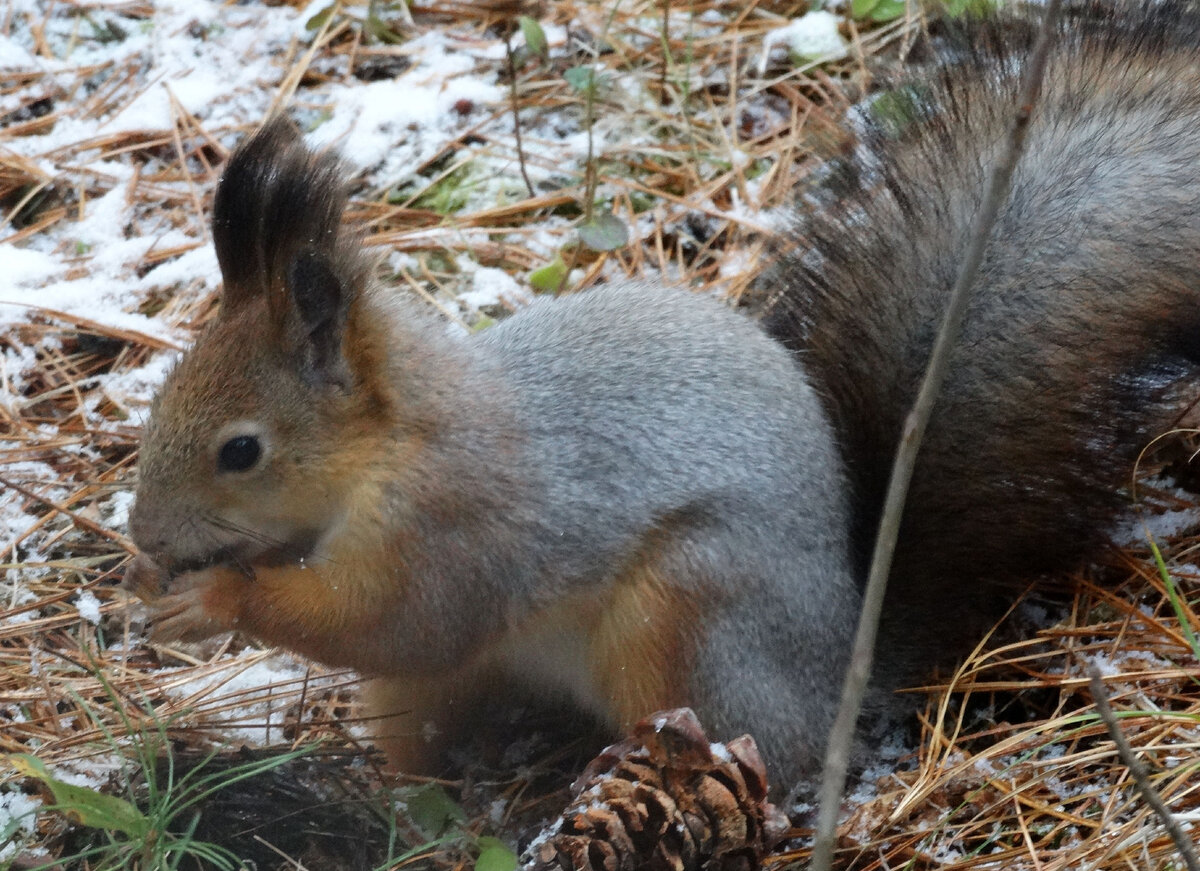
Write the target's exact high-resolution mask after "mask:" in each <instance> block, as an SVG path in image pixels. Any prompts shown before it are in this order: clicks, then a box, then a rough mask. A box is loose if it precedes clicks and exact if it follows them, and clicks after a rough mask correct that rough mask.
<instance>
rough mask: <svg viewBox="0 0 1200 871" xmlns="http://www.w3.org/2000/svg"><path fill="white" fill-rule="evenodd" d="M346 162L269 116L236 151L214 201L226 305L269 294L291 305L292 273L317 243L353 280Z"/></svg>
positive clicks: (346, 279)
mask: <svg viewBox="0 0 1200 871" xmlns="http://www.w3.org/2000/svg"><path fill="white" fill-rule="evenodd" d="M344 175H345V174H344V171H343V167H342V165H341V162H340V161H339V160H338V159H337V158H336V157H335V156H333V155H331V154H322V153H316V152H313V151H311V150H310V149H309V148H308V147H306V146H305V145H304V143H303V141H302V140H301V139H300V137H299V136H298V134H297V131H296V129H295V127H293V126H292V124H291V122H290V121H288V120H287V119H286V118H284V117H281V116H276V117H275V118H273V119H271V120H269V121H268V122H267V123H266V124H265V125H264V126H263V127H262V129H260V130H259V131H258V132H257V133H255V134H254V135H253V136H252V137H250V138H249V139H248V140H246V141H245V142H243V143H242V144H241V145H240V146H238V148H237V149H236V150H235V151H234V153H233V155H232V156H231V157H230V159H229V162H228V164H227V165H226V167H225V171H224V173H223V174H222V177H221V183H220V185H219V186H218V187H217V193H216V198H215V202H214V204H213V243H214V245H215V246H216V249H217V261H218V262H219V263H220V265H221V275H222V277H223V279H224V282H225V290H224V293H223V296H222V310H223V311H232V310H234V309H236V308H237V307H238V306H239V305H240V304H241V303H242V302H244V301H246V300H248V299H252V298H257V297H260V296H262V295H264V294H265V295H267V298H268V301H269V302H270V304H271V308H272V311H273V312H274V313H275V314H276V315H277V316H282V313H283V312H285V311H286V310H287V307H288V305H289V303H288V295H289V294H288V280H289V277H290V276H289V272H290V270H291V269H292V266H293V264H294V263H295V262H296V261H297V259H298V256H299V254H300V252H301V251H304V250H307V249H311V250H312V251H315V252H319V253H321V254H323V255H325V257H326V262H327V263H332V264H337V266H338V268H339V270H343V271H346V270H348V272H347V274H345V275H341V283H342V284H343V285H344V286H347V287H349V286H350V285H352V284H354V283H356V282H357V281H358V280H359V279H360V278H361V276H360V275H359V274H357V273H358V270H357V263H356V255H355V252H354V250H353V249H354V247H355V246H354V241H353V240H350V243H349V244H347V242H346V241H344V240H343V239H342V238H341V234H340V233H339V228H340V225H341V218H342V210H343V208H344V206H345V203H346V186H345V182H344Z"/></svg>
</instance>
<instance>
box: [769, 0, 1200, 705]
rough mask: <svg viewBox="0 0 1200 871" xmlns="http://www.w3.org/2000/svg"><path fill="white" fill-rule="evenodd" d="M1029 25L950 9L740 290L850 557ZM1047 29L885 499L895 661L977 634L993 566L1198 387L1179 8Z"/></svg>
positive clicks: (866, 540)
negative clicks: (964, 292) (765, 263)
mask: <svg viewBox="0 0 1200 871" xmlns="http://www.w3.org/2000/svg"><path fill="white" fill-rule="evenodd" d="M1035 20H1036V19H1034V21H1035ZM1035 29H1036V28H1035V24H1034V23H1033V22H1032V21H1031V20H1029V19H1026V18H1024V17H1015V18H1007V19H1004V20H999V21H991V22H982V23H976V24H973V25H970V26H968V27H967V28H966V29H965V31H964V32H960V33H959V34H958V36H957V37H955V36H947V37H945V38H944V41H942V42H940V43H936V44H935V48H934V52H935V54H936V55H937V56H938V57H939V62H938V64H937V65H936V67H935V68H932V69H930V70H927V71H925V72H924V73H918V74H917V75H915V76H914V77H913V79H912V80H910V81H908V82H904V83H900V84H894V85H892V86H891V87H888V88H886V89H885V90H883V91H881V92H880V93H878V94H877V95H876V96H875V97H874V99H873V101H871V102H870V103H869V104H868V105H867V107H866V108H864V109H863V110H862V117H861V119H860V121H861V123H860V126H859V128H858V136H859V141H858V142H857V144H856V147H855V148H854V149H852V150H848V156H847V157H845V158H844V159H842V160H840V161H837V162H835V163H833V164H831V166H830V167H829V169H828V171H827V173H826V175H825V177H824V178H823V179H822V180H821V182H820V183H819V185H818V186H817V187H815V188H814V189H813V190H812V191H811V192H810V193H809V196H808V197H807V199H806V201H805V202H804V203H803V204H802V206H801V207H800V209H799V215H798V217H797V219H796V226H795V241H796V246H795V248H794V250H793V251H791V252H790V253H789V254H788V255H786V256H785V257H784V258H783V260H782V263H781V265H780V267H779V268H778V269H777V270H776V271H775V272H774V273H773V275H772V276H771V278H770V279H769V280H768V281H767V282H766V283H765V284H764V286H763V288H762V290H761V293H762V294H763V295H764V296H765V297H767V305H768V310H767V315H766V322H767V324H768V328H769V329H770V330H771V331H772V332H773V333H774V334H775V335H776V336H778V337H779V338H781V339H782V340H783V341H784V342H786V343H787V344H788V345H789V346H791V347H793V348H795V349H797V351H798V352H799V354H800V357H801V359H802V361H803V364H804V366H805V368H806V369H807V371H808V373H809V374H810V376H811V377H812V378H813V379H814V381H815V383H816V384H817V385H818V388H819V390H820V392H821V394H822V395H823V398H824V400H825V401H826V403H827V405H828V407H829V411H830V414H831V417H832V418H833V419H834V420H835V422H836V425H837V427H838V429H839V436H840V439H841V441H842V444H843V446H844V449H845V451H846V454H847V460H848V467H849V469H850V472H851V474H852V475H853V477H854V480H855V486H856V498H857V502H858V508H859V511H858V512H857V516H858V517H859V519H860V525H859V528H858V530H857V541H856V545H857V549H858V552H859V554H860V555H861V558H862V560H863V563H864V568H865V561H866V558H867V556H868V555H869V552H870V547H871V544H872V540H873V536H874V530H875V525H876V522H877V519H878V511H879V505H880V502H881V499H882V495H883V491H884V489H885V487H886V482H887V476H888V471H889V469H890V465H891V461H892V458H893V455H894V452H895V445H896V441H897V438H898V436H899V433H900V430H901V425H902V422H903V418H904V415H905V414H906V413H907V411H908V409H909V407H910V405H911V403H912V400H913V398H914V396H915V392H916V388H917V385H918V383H919V380H920V378H921V375H922V372H923V369H924V366H925V362H926V359H927V356H928V353H929V349H930V346H931V344H932V340H933V336H934V334H935V331H936V329H937V325H938V323H939V321H940V318H941V314H942V311H943V309H944V306H945V302H946V298H947V295H948V293H949V290H950V288H951V286H952V284H953V282H954V279H955V276H956V272H957V269H958V266H959V263H960V260H961V254H962V251H963V249H964V247H965V246H966V244H967V233H968V230H969V227H970V225H971V223H972V218H973V216H974V213H975V211H976V209H977V207H978V204H979V201H980V199H981V196H982V190H983V187H984V183H985V175H986V172H987V170H988V168H989V167H990V166H991V165H992V164H993V163H994V162H995V159H996V156H997V154H998V152H999V150H1000V148H1001V147H1002V143H1003V141H1004V139H1005V131H1006V129H1007V127H1008V125H1009V124H1010V123H1011V118H1012V115H1013V112H1014V106H1015V102H1016V92H1017V89H1018V87H1019V78H1020V73H1021V70H1022V67H1023V63H1022V60H1023V58H1025V57H1027V55H1028V52H1029V48H1030V46H1031V44H1032V41H1033V38H1034V34H1035ZM1060 30H1061V33H1060V34H1059V38H1058V42H1057V44H1056V46H1055V48H1054V49H1053V53H1052V60H1051V63H1050V66H1049V68H1048V71H1047V76H1046V83H1045V85H1044V89H1043V93H1042V96H1041V98H1040V101H1039V103H1038V105H1037V107H1036V113H1035V118H1034V121H1033V123H1032V125H1031V128H1030V132H1029V139H1028V150H1027V152H1026V154H1025V156H1024V157H1023V159H1022V162H1021V164H1020V166H1019V167H1018V169H1017V172H1016V175H1015V177H1014V182H1013V190H1012V194H1011V197H1010V200H1009V202H1008V204H1007V205H1006V207H1005V208H1004V210H1003V211H1002V213H1001V217H1000V220H999V222H998V224H997V227H996V229H995V231H994V235H993V239H992V243H991V246H990V248H989V252H988V255H987V258H986V260H985V263H984V266H983V270H982V274H981V278H980V281H979V284H978V285H977V286H976V288H975V290H974V291H973V299H972V302H971V304H970V308H969V313H968V315H967V321H966V325H965V332H964V334H963V337H962V340H961V342H960V343H959V346H958V348H957V350H956V351H955V353H954V356H953V360H952V364H951V369H950V375H949V377H948V379H947V381H946V383H945V386H944V388H943V390H942V394H941V396H940V398H939V400H938V404H937V408H936V412H935V416H934V419H933V421H932V423H931V426H930V428H929V431H928V435H927V436H926V439H925V442H924V445H923V447H922V449H921V456H920V460H919V465H918V468H917V471H916V476H915V479H914V482H913V487H912V491H911V495H910V497H909V503H908V507H907V509H906V512H905V520H904V526H903V530H902V534H901V540H900V545H899V548H898V551H897V554H896V561H895V564H894V570H893V573H892V583H891V589H890V592H889V597H890V602H889V604H888V607H887V610H886V612H885V613H886V615H887V616H886V618H885V621H886V623H885V626H884V630H883V636H882V638H881V644H883V645H885V646H886V649H887V650H888V659H889V660H890V661H891V662H893V663H894V665H895V671H896V672H898V673H899V672H905V671H908V670H911V668H913V667H915V666H916V665H920V664H922V663H924V662H925V661H926V659H927V652H928V651H930V650H936V649H943V650H944V649H945V644H944V642H945V641H946V640H947V638H948V634H949V633H952V632H953V631H954V630H955V629H956V628H961V630H962V633H963V638H964V639H965V638H967V637H969V636H971V634H972V633H974V632H976V631H977V630H978V626H977V625H973V624H972V621H970V620H969V619H967V618H969V617H970V616H976V617H981V618H982V617H985V616H986V615H988V614H989V610H988V609H987V608H986V607H984V606H985V604H986V601H987V600H988V599H989V598H990V595H989V594H990V593H991V592H993V591H994V590H996V588H997V584H998V582H1004V581H1010V580H1013V579H1015V578H1018V577H1020V578H1028V577H1030V576H1032V575H1034V574H1037V573H1040V572H1043V571H1047V570H1051V569H1055V568H1060V567H1063V566H1066V565H1070V564H1071V563H1072V562H1075V561H1078V560H1079V559H1080V557H1081V556H1082V554H1083V553H1084V552H1085V551H1086V550H1087V548H1088V547H1090V546H1094V545H1095V544H1096V543H1097V540H1098V539H1100V538H1102V537H1103V535H1104V533H1105V531H1106V529H1107V528H1108V526H1109V525H1110V524H1111V522H1112V518H1113V516H1114V513H1115V512H1116V511H1117V510H1118V509H1119V506H1120V504H1121V501H1122V500H1121V497H1120V496H1119V495H1118V490H1119V488H1120V487H1121V486H1122V485H1123V484H1124V483H1126V482H1128V480H1129V475H1130V473H1131V471H1132V468H1133V464H1134V461H1135V459H1136V456H1137V454H1138V452H1139V451H1140V450H1141V449H1142V448H1143V447H1144V446H1145V445H1146V444H1147V442H1149V441H1150V440H1151V439H1152V438H1153V437H1154V436H1155V435H1157V434H1159V433H1161V432H1162V431H1164V430H1167V429H1169V428H1170V427H1171V426H1172V425H1174V423H1175V422H1176V420H1177V419H1178V418H1179V416H1180V414H1181V412H1182V411H1183V410H1184V409H1185V408H1186V406H1187V403H1188V402H1189V401H1191V400H1192V399H1194V398H1195V395H1196V394H1197V393H1200V256H1198V255H1200V177H1198V172H1197V171H1198V169H1200V18H1198V17H1197V14H1196V12H1195V11H1194V7H1191V6H1186V5H1183V4H1162V3H1153V4H1148V5H1146V6H1140V7H1136V8H1125V7H1121V8H1119V9H1117V10H1114V9H1112V8H1111V7H1108V8H1104V7H1100V6H1087V7H1074V8H1073V9H1072V10H1071V11H1070V12H1069V13H1068V14H1066V15H1065V16H1064V20H1063V23H1062V24H1061V25H1060ZM950 640H951V641H953V639H950ZM906 651H907V653H906ZM887 679H888V677H887V676H886V675H885V677H884V680H885V681H886V680H887Z"/></svg>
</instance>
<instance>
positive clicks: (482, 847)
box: [475, 837, 517, 871]
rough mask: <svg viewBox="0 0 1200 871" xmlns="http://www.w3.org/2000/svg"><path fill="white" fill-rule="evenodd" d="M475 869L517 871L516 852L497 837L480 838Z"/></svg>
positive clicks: (479, 870) (483, 870)
mask: <svg viewBox="0 0 1200 871" xmlns="http://www.w3.org/2000/svg"><path fill="white" fill-rule="evenodd" d="M476 843H477V844H478V845H479V858H478V859H476V860H475V871H517V854H516V853H514V852H513V851H512V850H510V849H509V848H508V845H507V844H505V843H504V842H503V841H501V840H500V839H499V838H489V837H483V838H480V839H479V840H478V841H476Z"/></svg>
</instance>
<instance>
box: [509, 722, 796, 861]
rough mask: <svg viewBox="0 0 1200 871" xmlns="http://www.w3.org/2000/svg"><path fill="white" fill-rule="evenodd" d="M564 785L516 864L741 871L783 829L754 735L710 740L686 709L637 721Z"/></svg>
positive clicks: (761, 853)
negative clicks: (565, 802) (568, 793)
mask: <svg viewBox="0 0 1200 871" xmlns="http://www.w3.org/2000/svg"><path fill="white" fill-rule="evenodd" d="M571 789H572V792H573V793H574V795H575V799H574V801H572V802H571V804H570V805H569V806H568V807H567V809H566V810H565V811H563V814H562V816H561V817H560V818H559V819H558V820H557V821H556V822H555V823H554V824H553V825H552V826H550V828H549V829H547V830H546V831H545V832H544V833H543V834H542V836H541V837H539V838H538V839H537V840H536V841H534V843H533V844H532V845H531V846H530V848H529V850H528V851H527V852H526V854H525V856H524V857H523V866H522V867H523V869H524V871H668V869H670V871H692V869H703V871H750V869H754V868H757V867H758V866H759V862H760V860H761V858H762V855H763V853H764V852H766V851H767V850H768V849H770V847H771V846H772V845H773V844H774V843H775V842H776V841H778V840H779V838H780V837H781V836H782V834H783V832H784V830H786V828H787V826H788V822H787V818H786V817H785V816H784V815H783V813H782V812H780V811H779V810H778V809H777V808H776V807H775V806H774V805H772V804H771V803H770V802H768V801H767V773H766V768H765V767H764V765H763V761H762V757H761V756H760V755H759V753H758V747H757V746H756V745H755V743H754V739H753V738H751V737H750V736H749V735H743V736H742V737H741V738H737V739H735V740H733V741H730V742H729V743H728V744H725V745H724V746H722V745H720V744H710V743H709V742H708V739H707V738H706V737H705V735H704V730H703V729H702V728H701V726H700V722H699V721H698V720H697V719H696V715H695V714H694V713H692V710H691V709H690V708H677V709H675V710H673V711H665V712H662V713H658V714H653V715H652V716H650V717H647V718H646V719H644V720H642V721H641V722H639V723H638V724H637V725H636V726H634V729H633V737H632V738H629V739H627V740H625V741H622V742H620V743H619V744H614V745H612V746H611V747H608V748H607V749H605V750H604V751H603V752H602V753H601V754H600V755H599V756H597V757H596V758H595V759H594V760H592V762H591V763H590V764H589V765H588V766H587V768H586V769H584V772H583V774H582V775H580V777H579V779H578V780H576V781H575V783H574V784H573V785H572V787H571Z"/></svg>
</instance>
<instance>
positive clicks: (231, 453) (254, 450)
mask: <svg viewBox="0 0 1200 871" xmlns="http://www.w3.org/2000/svg"><path fill="white" fill-rule="evenodd" d="M261 456H262V445H260V444H259V443H258V439H257V438H255V437H254V436H238V437H237V438H232V439H230V440H229V441H227V442H225V444H223V445H221V453H220V454H218V455H217V464H218V465H220V467H221V469H222V470H223V471H226V472H244V471H246V470H247V469H249V468H250V467H251V466H253V465H254V464H255V463H257V462H258V458H259V457H261Z"/></svg>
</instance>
